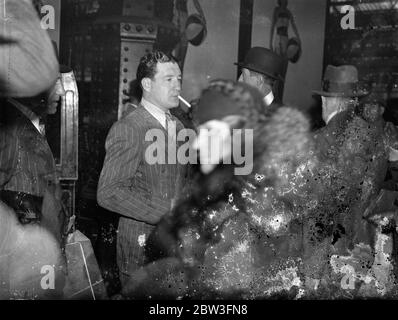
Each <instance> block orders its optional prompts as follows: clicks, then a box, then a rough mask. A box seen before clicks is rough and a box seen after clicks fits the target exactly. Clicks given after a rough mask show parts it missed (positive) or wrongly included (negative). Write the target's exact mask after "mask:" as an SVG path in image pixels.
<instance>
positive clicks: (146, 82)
mask: <svg viewBox="0 0 398 320" xmlns="http://www.w3.org/2000/svg"><path fill="white" fill-rule="evenodd" d="M141 85H142V90H144V91H151V88H152V80H151V79H150V78H143V79H142V80H141Z"/></svg>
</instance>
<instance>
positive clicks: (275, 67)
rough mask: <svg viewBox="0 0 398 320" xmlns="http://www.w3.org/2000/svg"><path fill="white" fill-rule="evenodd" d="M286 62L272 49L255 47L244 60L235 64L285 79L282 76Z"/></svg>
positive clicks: (274, 77)
mask: <svg viewBox="0 0 398 320" xmlns="http://www.w3.org/2000/svg"><path fill="white" fill-rule="evenodd" d="M284 63H285V59H284V58H282V57H281V56H279V55H278V54H276V53H275V52H273V51H271V50H270V49H267V48H263V47H253V48H251V49H250V50H249V52H248V53H247V54H246V57H245V59H244V60H243V62H237V63H235V65H238V66H240V67H242V68H246V69H249V70H252V71H255V72H258V73H262V74H265V75H266V76H269V77H271V78H272V79H275V80H281V81H284V78H283V76H282V74H283V69H284Z"/></svg>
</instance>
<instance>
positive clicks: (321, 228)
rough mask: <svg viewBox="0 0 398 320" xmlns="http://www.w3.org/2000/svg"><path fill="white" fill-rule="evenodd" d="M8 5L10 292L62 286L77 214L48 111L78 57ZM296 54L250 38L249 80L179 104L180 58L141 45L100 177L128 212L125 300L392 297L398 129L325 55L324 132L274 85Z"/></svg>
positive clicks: (0, 229)
mask: <svg viewBox="0 0 398 320" xmlns="http://www.w3.org/2000/svg"><path fill="white" fill-rule="evenodd" d="M1 10H5V11H4V12H1ZM0 12H1V13H2V14H1V16H2V17H7V16H8V15H9V17H10V18H9V19H3V20H2V24H3V27H4V28H3V29H2V30H3V31H4V33H3V34H1V35H0V36H1V40H2V42H1V44H0V57H2V61H3V63H2V64H1V66H0V68H1V67H2V68H3V70H0V75H1V77H2V79H1V80H2V81H1V83H0V93H1V96H2V103H1V106H0V115H1V116H0V200H1V201H0V299H12V298H16V299H21V298H22V299H62V298H65V296H64V288H65V286H66V285H67V283H68V263H67V261H66V259H65V252H64V248H65V241H66V238H67V236H68V234H69V233H70V231H71V224H72V223H71V220H72V217H70V215H69V214H68V212H67V210H66V209H65V208H64V206H63V204H62V199H61V195H60V185H59V180H58V177H57V173H56V166H55V161H54V157H53V155H52V153H51V150H50V148H49V146H48V143H47V140H46V137H45V132H43V130H42V128H43V125H42V123H43V121H45V119H46V114H51V113H54V112H55V111H56V107H57V105H58V102H59V99H60V97H62V96H63V95H64V94H65V91H64V89H63V86H62V81H61V80H60V75H61V73H63V72H70V69H68V68H66V67H64V66H60V65H59V64H58V62H57V59H56V56H55V52H54V50H53V48H52V45H51V42H50V40H49V38H48V35H47V34H46V33H45V31H43V30H42V29H41V28H40V24H39V20H38V17H37V14H36V13H35V11H34V8H33V6H32V4H31V1H30V0H15V1H6V2H5V6H4V7H1V8H0ZM7 30H8V31H7ZM38 48H39V49H40V50H38V51H37V49H38ZM285 64H286V61H284V58H283V57H281V56H279V55H277V54H276V53H274V52H273V51H271V50H269V49H267V48H263V47H253V48H251V49H250V50H249V51H248V53H247V55H246V57H245V59H244V60H243V61H239V62H237V65H239V66H240V68H241V75H240V77H239V79H238V81H233V80H227V79H219V80H213V81H211V82H210V83H209V85H208V87H207V88H205V89H204V90H203V91H202V93H201V96H200V97H199V99H198V100H197V101H196V102H195V103H191V105H190V108H191V109H190V113H191V116H190V117H184V116H183V117H181V112H180V113H178V112H176V111H175V110H178V106H179V104H180V100H181V99H182V98H181V90H182V89H181V87H182V73H181V69H180V66H179V64H178V61H177V60H176V59H175V58H174V57H173V56H172V55H171V54H167V53H164V52H161V51H152V52H149V53H147V54H146V55H145V56H143V57H142V58H141V60H140V63H139V65H138V68H137V72H136V83H137V84H138V86H139V88H140V91H141V92H140V98H139V101H137V106H136V107H135V108H133V109H132V110H131V111H129V113H127V114H125V115H123V117H122V118H121V119H120V120H118V121H117V122H115V123H114V124H113V125H112V127H111V128H110V130H109V133H108V136H107V138H106V142H105V149H106V156H105V159H104V164H103V168H102V171H101V175H100V177H99V182H98V190H97V200H98V204H99V205H100V206H102V207H104V208H106V209H107V210H109V211H112V212H115V213H117V214H119V215H120V220H119V226H118V232H117V264H118V267H119V270H120V280H121V284H122V290H121V292H120V294H117V295H115V296H113V297H112V298H113V299H152V298H160V299H182V298H187V299H231V298H234V299H270V298H272V299H273V298H286V299H335V298H337V299H341V298H367V297H372V298H374V297H389V298H390V297H396V294H397V292H396V289H397V286H396V277H397V274H396V260H395V258H396V257H395V254H396V252H395V251H396V244H395V236H394V235H395V234H396V218H397V214H396V213H397V212H398V211H397V207H396V206H395V200H396V196H397V194H396V193H395V190H394V188H391V187H390V185H387V184H386V183H385V178H386V174H387V172H388V168H389V165H391V164H393V163H394V162H395V161H397V160H398V133H397V131H396V128H395V126H394V125H392V124H391V123H388V122H387V123H386V122H385V121H384V120H383V112H384V105H383V102H382V101H381V100H380V99H378V97H377V96H374V95H373V94H372V93H371V92H369V91H368V90H367V88H366V87H365V86H364V85H363V84H362V83H361V82H360V81H359V79H358V71H357V69H356V67H355V66H352V65H342V66H332V65H329V66H327V68H326V69H325V72H324V75H323V81H322V90H321V91H314V92H313V94H315V95H318V96H320V97H321V100H322V119H323V121H324V123H325V125H324V126H323V127H322V128H320V129H318V130H315V131H312V130H311V126H310V119H309V117H308V115H307V114H305V113H304V112H302V111H300V110H299V109H298V108H295V107H293V106H288V105H285V104H284V103H283V101H282V99H281V97H278V96H274V93H273V90H274V87H275V82H276V81H278V80H279V81H283V68H284V66H285ZM32 77H34V80H32ZM185 103H186V102H185ZM153 136H156V137H157V139H158V140H157V141H156V142H157V143H156V148H154V141H153V140H151V138H150V137H153ZM162 137H163V138H162ZM214 141H216V144H212V143H214ZM184 146H188V147H187V148H184ZM181 150H183V151H184V152H181ZM209 150H210V151H209ZM236 150H239V151H241V150H244V151H245V152H248V153H249V154H246V155H245V157H242V155H241V154H236ZM192 151H195V152H194V153H192V154H193V156H189V155H188V156H186V153H188V154H189V153H190V152H192ZM212 153H213V154H212ZM214 153H215V154H216V156H215V157H214ZM154 154H156V156H157V157H156V159H157V160H156V161H154V162H153V161H149V159H153V157H152V158H151V156H153V155H154ZM160 155H165V156H164V157H161V156H160ZM242 159H243V160H244V161H245V162H244V163H243V162H242ZM243 166H247V167H248V168H250V170H249V171H245V173H244V174H237V172H242V171H239V170H237V169H242V167H243ZM387 186H388V188H387ZM43 266H52V267H53V268H54V269H53V272H54V279H55V280H54V281H53V283H52V282H51V281H49V280H48V279H49V278H48V277H47V278H46V277H45V276H47V273H46V270H47V269H45V270H44V272H43ZM47 271H48V270H47ZM43 279H45V281H44V284H43ZM49 289H50V290H49Z"/></svg>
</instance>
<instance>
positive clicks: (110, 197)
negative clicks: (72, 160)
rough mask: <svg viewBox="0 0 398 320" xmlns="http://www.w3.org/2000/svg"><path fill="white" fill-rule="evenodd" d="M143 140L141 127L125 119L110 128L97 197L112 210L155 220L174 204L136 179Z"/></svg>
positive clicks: (135, 217)
mask: <svg viewBox="0 0 398 320" xmlns="http://www.w3.org/2000/svg"><path fill="white" fill-rule="evenodd" d="M142 141H143V138H142V137H141V136H140V134H139V130H137V129H134V128H133V127H132V126H128V125H127V124H125V123H116V124H115V125H114V126H113V127H112V128H111V130H110V132H109V134H108V137H107V140H106V145H105V148H106V156H105V161H104V166H103V169H102V172H101V175H100V180H99V183H98V191H97V200H98V203H99V205H100V206H102V207H104V208H106V209H108V210H110V211H113V212H117V213H119V214H121V215H124V216H128V217H131V218H134V219H136V220H140V221H144V222H146V223H150V224H156V223H157V222H158V221H159V220H160V218H161V217H162V216H163V215H164V214H165V213H167V212H168V211H169V210H170V205H171V204H170V201H167V200H164V199H161V198H159V196H157V195H155V194H153V193H152V192H151V191H150V190H147V189H146V187H145V186H143V185H138V184H137V183H136V181H135V179H134V178H135V175H136V172H137V168H138V165H139V163H140V161H141V159H142V154H143V147H142Z"/></svg>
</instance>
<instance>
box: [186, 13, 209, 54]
mask: <svg viewBox="0 0 398 320" xmlns="http://www.w3.org/2000/svg"><path fill="white" fill-rule="evenodd" d="M206 35H207V26H206V20H205V18H204V17H203V16H202V15H200V14H198V13H194V14H191V15H190V16H189V17H188V18H187V22H186V23H185V36H186V37H187V40H188V41H189V42H190V43H191V44H192V45H194V46H199V45H200V44H201V43H202V42H203V41H204V40H205V38H206Z"/></svg>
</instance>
